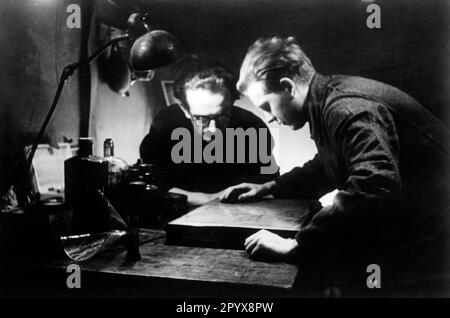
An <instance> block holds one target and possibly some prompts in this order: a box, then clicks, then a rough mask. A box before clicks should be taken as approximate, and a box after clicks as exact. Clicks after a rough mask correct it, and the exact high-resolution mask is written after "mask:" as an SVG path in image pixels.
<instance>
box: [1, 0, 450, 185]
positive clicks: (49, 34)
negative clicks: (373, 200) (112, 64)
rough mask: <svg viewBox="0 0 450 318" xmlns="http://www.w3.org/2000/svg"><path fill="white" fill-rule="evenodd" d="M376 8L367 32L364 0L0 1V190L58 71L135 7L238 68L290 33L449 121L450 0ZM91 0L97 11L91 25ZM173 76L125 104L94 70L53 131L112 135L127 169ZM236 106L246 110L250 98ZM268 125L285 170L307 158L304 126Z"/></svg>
mask: <svg viewBox="0 0 450 318" xmlns="http://www.w3.org/2000/svg"><path fill="white" fill-rule="evenodd" d="M372 2H374V3H377V4H378V5H380V7H381V29H368V28H367V26H366V18H367V16H368V15H369V14H368V13H367V12H366V7H367V5H368V4H369V3H371V2H370V1H361V0H344V1H334V0H314V1H312V0H303V1H299V0H296V1H294V0H276V1H275V0H274V1H270V0H245V1H244V0H222V1H211V0H134V1H133V0H127V1H125V0H95V1H94V0H93V1H81V0H80V1H76V0H71V1H66V0H64V1H61V0H60V1H57V0H18V1H13V0H3V1H1V3H0V41H1V43H0V74H1V77H0V78H1V79H0V116H1V117H0V186H1V190H2V191H3V190H4V188H5V185H6V184H7V183H8V181H7V179H8V178H7V174H8V171H11V167H12V165H13V164H14V162H15V161H16V159H17V153H18V152H19V151H20V150H21V149H22V147H23V145H24V144H26V143H29V142H30V140H31V139H30V138H29V136H30V135H32V134H33V133H34V134H35V133H36V132H37V130H38V128H39V125H40V123H41V122H42V120H43V118H44V116H45V113H46V111H47V109H48V107H49V106H50V103H51V99H52V97H53V93H54V90H55V89H56V83H57V77H58V73H59V72H60V71H61V70H62V67H63V66H64V65H66V64H67V63H69V62H73V61H77V60H78V59H79V58H80V57H81V56H83V54H86V53H87V51H91V52H92V51H93V50H94V49H95V48H96V47H97V46H98V44H99V43H100V42H101V41H102V40H103V39H101V38H98V36H97V33H96V32H95V28H96V27H97V24H96V23H97V22H98V21H102V22H103V23H106V24H110V25H113V26H115V27H119V28H120V27H121V28H125V26H126V19H127V17H128V15H129V13H131V12H133V11H136V10H138V11H142V12H144V11H147V12H149V13H150V15H151V18H152V24H153V26H154V27H155V28H161V29H165V30H168V31H170V32H172V33H174V34H175V35H176V36H177V37H179V38H180V40H181V41H182V42H183V44H184V45H185V46H186V48H187V49H188V51H190V52H201V53H204V54H208V55H211V56H213V57H216V58H218V59H220V60H222V61H223V62H224V64H226V65H227V66H229V67H230V68H231V69H232V70H234V71H236V72H237V71H238V69H239V65H240V62H241V60H242V58H243V56H244V55H245V51H246V49H247V47H248V46H249V45H250V44H251V43H252V42H253V41H254V40H255V39H256V38H258V37H260V36H267V35H274V34H279V35H285V36H286V35H294V36H296V37H297V38H298V39H299V41H300V43H301V45H302V47H303V49H304V50H305V51H306V53H307V54H308V55H309V56H310V57H311V60H312V62H313V63H314V65H315V66H316V68H317V70H318V71H319V72H321V73H325V74H331V73H343V74H357V75H362V76H367V77H371V78H374V79H378V80H381V81H384V82H387V83H390V84H393V85H395V86H398V87H399V88H401V89H403V90H405V91H406V92H408V93H410V94H411V95H413V96H414V97H416V98H417V99H418V100H419V101H421V102H422V103H423V104H424V105H425V106H426V107H427V108H429V109H430V110H431V111H432V112H433V113H435V114H436V115H437V116H438V117H439V118H440V119H441V120H442V121H443V122H445V123H446V124H447V125H449V123H450V116H449V115H450V113H449V111H448V106H447V105H448V101H449V88H450V85H449V84H450V83H449V71H450V70H449V64H450V63H449V61H448V58H449V53H450V47H449V38H450V37H449V35H450V30H449V26H450V23H449V1H446V0H429V1H423V0H422V1H419V0H397V1H388V0H376V1H372ZM69 3H80V4H81V5H82V14H83V17H84V19H86V20H87V22H85V23H83V28H82V29H81V30H78V29H72V30H70V29H68V28H67V27H66V26H65V20H66V17H67V13H66V12H65V8H66V7H67V5H68V4H69ZM86 3H94V4H95V7H94V18H93V19H92V20H91V19H89V14H90V12H91V10H92V8H90V7H89V5H86ZM87 17H88V18H87ZM89 26H90V29H89V28H88V27H89ZM83 32H84V33H83ZM86 35H87V36H89V39H88V41H87V42H86ZM86 43H88V46H87V47H86V45H87V44H86ZM175 73H176V66H171V67H166V68H164V69H161V70H159V71H158V72H157V75H156V77H155V79H154V80H153V81H152V82H150V83H138V84H136V85H134V86H133V87H132V88H131V89H130V93H131V97H130V98H126V97H121V96H119V95H117V94H116V93H114V92H112V91H111V90H110V89H109V88H108V86H107V85H106V84H105V83H104V82H103V81H102V80H101V79H100V78H99V76H98V72H97V66H96V64H95V63H94V64H93V65H91V68H90V69H87V70H84V72H81V74H80V73H77V74H76V75H75V76H76V77H75V78H73V79H72V80H71V81H70V82H68V83H67V85H66V87H65V90H64V93H63V95H62V97H61V101H60V105H59V107H58V110H57V112H56V114H55V117H54V118H53V120H52V122H51V125H50V127H49V129H48V132H49V136H50V137H51V138H53V139H54V140H56V141H62V139H63V136H66V137H68V138H72V139H74V140H75V141H76V138H77V137H78V136H79V135H90V136H93V137H94V138H95V144H96V145H101V143H102V142H103V139H104V138H106V137H112V138H113V139H114V140H115V143H116V153H117V155H118V156H120V157H123V158H124V159H125V160H127V161H128V162H130V163H132V162H133V161H134V160H135V159H136V158H137V156H138V152H137V147H138V145H139V142H140V140H141V139H142V137H143V136H144V135H145V133H146V132H147V131H148V128H149V125H150V123H151V120H152V118H153V116H154V115H155V114H156V113H157V112H158V111H159V110H160V109H161V108H162V107H165V102H164V97H163V93H162V90H161V83H160V81H161V80H167V79H168V80H171V79H173V78H174V76H175ZM80 76H81V77H80ZM81 87H82V88H81ZM239 103H240V105H242V106H243V107H246V108H249V109H252V105H250V104H249V103H248V101H246V100H242V101H239ZM253 110H254V109H253ZM254 111H255V112H256V113H258V111H257V110H254ZM271 128H273V129H274V131H278V133H279V135H280V136H281V137H280V138H279V140H280V143H279V145H278V147H279V154H278V155H279V158H281V159H279V161H280V160H281V161H282V162H281V164H282V166H283V167H286V168H285V169H284V170H287V168H288V167H290V166H292V165H294V164H296V163H298V162H301V161H304V160H306V159H308V158H309V157H311V156H312V154H313V153H314V151H315V149H314V145H313V144H312V143H311V141H310V140H309V136H308V132H307V130H302V131H300V132H295V133H293V132H289V131H287V130H286V129H284V128H279V127H271ZM278 128H279V129H278ZM100 149H101V147H96V150H95V151H96V153H101V150H100Z"/></svg>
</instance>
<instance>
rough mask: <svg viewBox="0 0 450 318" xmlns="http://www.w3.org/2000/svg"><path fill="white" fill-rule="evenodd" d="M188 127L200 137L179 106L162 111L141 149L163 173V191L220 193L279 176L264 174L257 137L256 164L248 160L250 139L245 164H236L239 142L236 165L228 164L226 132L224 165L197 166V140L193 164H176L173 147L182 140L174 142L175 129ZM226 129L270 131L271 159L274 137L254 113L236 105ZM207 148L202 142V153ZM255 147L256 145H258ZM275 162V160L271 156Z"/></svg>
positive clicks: (194, 134)
mask: <svg viewBox="0 0 450 318" xmlns="http://www.w3.org/2000/svg"><path fill="white" fill-rule="evenodd" d="M181 127H183V128H186V129H187V130H189V132H190V134H191V136H199V135H198V133H197V132H195V131H194V127H193V125H192V122H191V120H189V119H188V118H186V116H185V114H184V112H183V111H182V110H181V109H180V107H179V106H178V105H172V106H169V107H167V108H165V109H163V110H162V111H161V112H160V113H159V114H158V115H157V116H156V118H155V119H154V121H153V123H152V125H151V127H150V132H149V133H148V134H147V135H146V136H145V137H144V139H143V140H142V143H141V146H140V155H141V158H142V159H143V161H144V162H145V163H153V164H155V165H157V166H158V167H159V169H160V171H163V173H162V177H161V178H159V180H158V183H159V184H158V185H160V186H162V187H163V188H166V189H168V188H171V187H179V188H182V189H185V190H189V191H200V192H206V193H213V192H217V191H221V190H223V189H225V188H227V187H229V186H232V185H236V184H238V183H241V182H257V183H262V182H266V181H269V180H272V179H273V178H275V177H277V176H278V175H279V173H278V167H277V172H276V173H273V174H261V171H260V168H261V167H262V166H267V165H268V164H264V163H262V162H261V161H260V156H259V137H258V145H257V149H258V156H257V162H256V163H250V162H249V161H250V160H249V159H250V158H249V149H250V148H249V143H248V140H247V143H246V148H245V153H246V160H245V163H238V162H237V157H236V155H237V153H238V151H240V150H238V148H237V142H236V140H235V142H234V145H235V147H234V163H227V161H228V162H229V161H230V160H227V156H226V146H225V145H226V143H227V140H228V139H227V138H226V132H223V133H222V135H223V137H224V143H223V144H224V149H223V160H224V163H206V162H202V163H194V150H195V149H194V141H193V139H192V141H191V145H192V148H191V152H192V154H191V155H192V157H191V158H192V160H191V163H179V164H175V163H174V162H173V160H172V158H171V152H172V149H173V147H174V146H175V145H176V144H177V143H179V140H171V135H172V132H173V131H174V129H176V128H181ZM227 128H242V129H243V130H246V129H247V128H255V129H256V130H258V129H259V128H264V129H267V135H266V136H267V138H266V140H265V142H266V149H267V153H266V155H270V156H271V152H272V148H271V144H272V143H271V138H272V137H271V134H270V132H269V131H268V128H267V126H266V125H265V124H264V122H263V121H262V120H261V119H260V118H259V117H257V116H256V115H254V114H253V113H251V112H249V111H247V110H244V109H242V108H239V107H236V106H233V107H232V110H231V117H230V121H229V123H228V126H227ZM206 146H207V142H205V141H203V145H202V151H203V149H204V148H205V147H206ZM255 146H256V145H255ZM272 160H274V159H273V157H272Z"/></svg>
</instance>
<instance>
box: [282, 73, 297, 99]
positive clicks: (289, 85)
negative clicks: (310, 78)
mask: <svg viewBox="0 0 450 318" xmlns="http://www.w3.org/2000/svg"><path fill="white" fill-rule="evenodd" d="M280 84H281V86H282V87H283V88H284V89H285V90H286V91H287V92H289V94H291V95H292V96H295V92H296V88H297V85H296V84H295V82H294V81H293V80H292V79H290V78H289V77H283V78H281V79H280Z"/></svg>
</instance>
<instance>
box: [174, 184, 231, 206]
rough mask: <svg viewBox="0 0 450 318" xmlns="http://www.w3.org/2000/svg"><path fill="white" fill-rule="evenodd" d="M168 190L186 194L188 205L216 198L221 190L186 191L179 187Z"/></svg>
mask: <svg viewBox="0 0 450 318" xmlns="http://www.w3.org/2000/svg"><path fill="white" fill-rule="evenodd" d="M169 192H172V193H179V194H184V195H187V197H188V199H187V202H188V205H190V206H197V205H203V204H206V203H208V202H209V201H212V200H214V199H217V198H218V197H220V196H221V194H222V192H217V193H203V192H191V191H186V190H183V189H179V188H172V189H170V191H169Z"/></svg>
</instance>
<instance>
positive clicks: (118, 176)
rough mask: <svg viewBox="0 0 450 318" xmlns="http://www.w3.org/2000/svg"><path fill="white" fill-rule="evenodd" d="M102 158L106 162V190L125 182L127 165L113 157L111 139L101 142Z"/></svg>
mask: <svg viewBox="0 0 450 318" xmlns="http://www.w3.org/2000/svg"><path fill="white" fill-rule="evenodd" d="M103 156H104V157H105V159H106V160H107V161H108V188H109V189H112V188H115V187H117V186H119V185H121V184H122V183H123V182H124V181H125V178H126V172H127V171H128V164H127V163H126V162H125V161H124V160H122V159H120V158H116V157H114V142H113V140H112V139H111V138H106V139H105V141H104V142H103Z"/></svg>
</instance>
